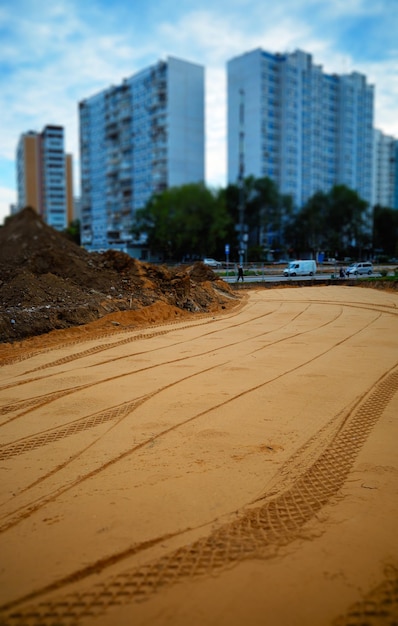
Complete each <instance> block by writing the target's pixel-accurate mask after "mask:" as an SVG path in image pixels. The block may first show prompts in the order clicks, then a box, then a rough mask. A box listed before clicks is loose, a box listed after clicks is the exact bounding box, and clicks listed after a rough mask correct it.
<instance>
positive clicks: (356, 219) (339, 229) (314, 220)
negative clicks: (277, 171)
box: [286, 185, 370, 256]
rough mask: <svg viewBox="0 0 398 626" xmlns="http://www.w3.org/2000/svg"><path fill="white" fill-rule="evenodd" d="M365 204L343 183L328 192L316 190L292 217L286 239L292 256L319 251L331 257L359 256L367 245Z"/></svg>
mask: <svg viewBox="0 0 398 626" xmlns="http://www.w3.org/2000/svg"><path fill="white" fill-rule="evenodd" d="M367 206H368V205H367V203H366V202H365V201H364V200H362V198H361V197H360V196H359V195H358V193H357V192H356V191H354V190H352V189H350V188H349V187H346V186H345V185H336V186H335V187H333V188H332V189H331V190H330V191H329V192H328V193H325V192H324V191H317V192H316V193H315V194H314V195H313V196H311V198H309V199H308V201H307V202H306V204H305V205H304V206H303V207H302V209H301V210H300V211H299V212H298V213H297V214H296V215H295V216H294V217H293V218H292V220H291V222H290V224H289V226H288V228H287V232H286V234H287V238H288V240H289V243H290V246H291V247H292V248H293V249H294V250H295V254H296V256H299V255H300V253H301V252H303V251H305V252H308V251H311V252H312V253H313V254H314V255H315V256H316V255H317V253H318V252H319V251H321V250H323V251H325V252H329V253H330V255H331V256H334V254H335V252H338V253H339V254H340V255H341V256H344V255H346V254H351V253H355V254H356V255H358V254H359V255H361V253H362V252H363V250H364V249H365V248H367V247H369V246H370V236H369V235H370V229H369V225H368V224H367V223H366V209H367Z"/></svg>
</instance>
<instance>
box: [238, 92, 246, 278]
mask: <svg viewBox="0 0 398 626" xmlns="http://www.w3.org/2000/svg"><path fill="white" fill-rule="evenodd" d="M239 94H240V102H239V175H238V184H239V264H240V265H242V267H243V261H244V254H245V241H244V237H243V234H244V233H243V230H244V214H245V199H244V188H243V187H244V172H245V144H244V141H245V130H244V123H245V92H244V90H243V89H240V91H239Z"/></svg>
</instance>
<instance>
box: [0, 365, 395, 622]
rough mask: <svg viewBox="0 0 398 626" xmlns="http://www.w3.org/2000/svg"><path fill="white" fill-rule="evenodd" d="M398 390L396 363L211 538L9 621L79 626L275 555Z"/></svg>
mask: <svg viewBox="0 0 398 626" xmlns="http://www.w3.org/2000/svg"><path fill="white" fill-rule="evenodd" d="M397 390H398V369H396V370H393V371H390V372H389V373H388V374H386V375H385V376H384V377H383V378H382V379H381V380H379V382H378V383H377V384H376V385H375V386H374V387H373V388H372V390H371V392H370V393H369V394H368V395H367V397H366V398H365V399H364V400H363V402H362V403H361V404H360V405H359V406H357V408H356V409H355V410H354V411H352V412H351V413H350V414H349V415H348V416H347V417H346V419H345V420H344V423H343V424H342V426H341V428H340V430H339V431H338V432H337V434H335V436H334V437H333V438H332V440H331V441H330V442H329V443H328V445H327V446H326V448H325V449H324V450H323V451H322V452H321V454H320V455H319V457H318V459H317V460H316V461H315V462H314V463H313V464H312V465H311V466H310V467H308V468H307V469H306V470H305V471H304V472H303V474H302V475H301V476H299V477H298V479H297V480H296V481H295V482H294V483H293V485H292V487H291V488H290V489H289V490H288V491H286V492H283V493H280V494H278V495H276V496H275V497H274V498H273V499H271V500H269V501H266V502H265V503H264V504H263V505H261V506H257V507H255V508H249V509H248V510H246V511H243V512H242V513H241V514H240V516H239V518H238V519H236V520H235V521H233V522H230V523H226V524H224V525H222V526H220V527H219V528H218V529H216V530H215V531H213V532H212V533H211V534H210V535H208V536H207V537H203V538H200V539H199V540H196V541H194V542H193V543H191V544H189V545H186V546H183V547H181V548H178V549H177V550H174V551H173V552H171V553H169V554H166V555H165V556H163V557H161V558H160V559H158V560H155V561H152V562H149V563H147V564H145V565H143V566H141V567H138V568H131V569H128V570H126V571H124V572H122V573H120V574H116V575H114V576H112V577H108V579H106V580H105V581H104V582H101V583H96V584H94V585H93V586H92V588H91V590H90V591H89V592H88V593H87V592H86V593H79V592H74V593H70V594H68V595H64V596H62V597H60V598H56V597H53V598H50V599H48V600H47V601H46V600H43V601H41V602H40V603H39V604H36V605H30V606H29V605H28V606H27V607H26V608H21V609H20V610H12V611H11V612H8V614H7V616H6V621H5V622H4V625H5V626H25V625H26V624H29V625H30V626H38V625H39V624H40V625H41V626H50V625H53V624H57V623H62V624H66V623H68V624H71V625H75V624H79V623H80V622H81V621H82V620H84V617H86V616H95V615H99V614H103V613H104V612H106V611H107V610H108V609H110V608H111V607H112V606H117V605H122V604H127V603H131V602H134V601H138V600H147V599H148V598H150V597H151V596H152V595H153V594H154V593H156V592H158V591H160V590H162V589H163V588H165V587H168V586H170V585H172V584H176V583H178V582H179V581H181V580H184V579H187V578H189V579H192V578H197V577H198V576H204V575H213V574H215V573H217V572H219V571H222V570H224V569H225V568H227V567H228V566H231V565H234V564H237V563H238V562H240V561H242V560H244V559H249V558H256V557H257V558H258V557H262V558H267V557H269V556H271V555H272V554H273V553H274V552H275V549H277V548H278V546H282V545H286V544H287V543H289V542H291V541H294V540H295V539H297V538H298V537H299V536H300V531H301V528H302V527H303V525H304V524H305V523H306V522H308V521H309V520H310V519H312V518H313V517H314V516H315V515H316V514H317V513H318V512H319V510H320V509H321V508H322V507H323V506H324V505H326V504H327V503H328V502H330V500H331V499H332V498H334V497H336V495H337V493H338V491H339V490H340V488H341V487H342V485H343V484H344V481H345V479H346V477H347V475H348V473H349V471H350V469H351V467H352V465H353V463H354V461H355V458H356V456H357V454H358V452H359V451H360V449H361V447H362V445H363V444H364V443H365V441H366V439H367V437H368V436H369V434H370V432H371V430H372V428H373V427H374V425H375V424H376V422H377V421H378V419H379V418H380V417H381V415H382V414H383V411H384V409H385V407H386V406H387V405H388V403H389V402H390V401H391V399H392V398H393V396H394V394H395V393H396V392H397ZM397 584H398V581H397V573H396V572H395V576H394V579H393V583H392V585H393V588H394V593H393V594H392V597H393V606H394V607H395V609H394V611H395V613H396V606H397V595H398V594H397ZM383 590H384V587H383ZM383 590H382V591H383ZM42 593H44V592H42ZM378 593H379V594H380V590H379V592H378ZM39 595H40V592H37V596H39ZM390 595H391V594H390ZM24 601H26V599H25V600H24V599H21V600H20V601H16V602H15V603H14V606H15V605H17V604H20V603H23V602H24ZM382 606H383V605H382ZM3 608H4V607H3ZM10 608H11V607H10ZM355 610H356V609H354V611H355ZM395 613H394V614H395ZM351 623H353V624H354V626H355V624H356V623H357V624H358V626H359V624H362V623H363V622H360V621H357V622H351V621H346V622H342V623H341V624H340V623H338V624H337V626H342V625H345V624H347V625H348V624H351ZM365 623H367V622H365ZM391 623H394V622H391ZM369 624H371V622H369Z"/></svg>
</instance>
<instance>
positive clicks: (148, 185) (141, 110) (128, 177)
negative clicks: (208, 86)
mask: <svg viewBox="0 0 398 626" xmlns="http://www.w3.org/2000/svg"><path fill="white" fill-rule="evenodd" d="M79 114H80V151H81V224H82V229H81V235H82V244H83V245H84V246H85V247H87V248H88V249H93V250H96V249H104V248H109V247H116V248H117V247H119V248H121V249H124V250H127V248H128V249H129V252H131V253H132V254H133V255H134V256H139V257H141V258H142V253H143V247H142V245H141V244H142V242H139V241H138V242H137V241H134V237H133V236H132V234H131V229H132V226H133V222H134V215H135V211H136V210H137V209H140V208H142V207H144V206H145V204H146V202H147V201H148V200H149V199H150V197H151V196H152V195H153V194H155V193H158V192H161V191H163V190H165V189H167V188H169V187H173V186H180V185H184V184H187V183H193V182H202V181H204V170H205V163H204V160H205V157H204V68H203V67H202V66H200V65H196V64H193V63H189V62H186V61H182V60H179V59H175V58H172V57H169V58H168V59H167V61H159V62H158V63H157V64H155V65H153V66H151V67H149V68H147V69H145V70H143V71H141V72H139V73H138V74H135V75H134V76H132V77H130V78H128V79H125V80H124V81H123V82H122V84H120V85H118V86H113V87H110V88H109V89H106V90H105V91H102V92H101V93H99V94H97V95H94V96H92V97H91V98H88V99H86V100H84V101H82V102H80V104H79ZM134 249H135V252H134Z"/></svg>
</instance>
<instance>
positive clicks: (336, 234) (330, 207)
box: [133, 176, 398, 262]
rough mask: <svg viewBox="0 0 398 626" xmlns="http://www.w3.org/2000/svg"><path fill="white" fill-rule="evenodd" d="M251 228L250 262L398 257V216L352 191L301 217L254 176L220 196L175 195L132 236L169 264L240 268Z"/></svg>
mask: <svg viewBox="0 0 398 626" xmlns="http://www.w3.org/2000/svg"><path fill="white" fill-rule="evenodd" d="M242 221H243V226H244V234H245V236H244V240H245V243H244V246H245V260H247V261H250V262H258V261H272V260H276V261H277V260H279V259H287V258H292V257H294V258H304V257H307V256H308V255H311V256H312V257H313V258H319V255H323V256H324V257H325V258H328V257H333V258H336V259H338V260H344V259H346V258H352V259H368V258H373V257H375V256H379V257H385V260H387V259H388V258H389V257H397V256H398V210H394V209H391V208H388V207H381V206H376V207H374V208H373V209H370V208H369V206H368V204H367V203H366V202H365V201H364V200H363V199H362V198H361V197H360V196H359V195H358V193H357V192H356V191H354V190H352V189H350V188H349V187H346V186H345V185H336V186H335V187H333V188H332V189H331V190H330V191H329V192H323V191H318V192H317V193H315V194H314V195H313V196H312V197H311V198H309V200H308V201H307V202H306V203H305V205H304V206H303V207H302V208H301V209H299V210H294V207H293V202H292V199H291V197H290V196H289V195H285V194H281V193H280V192H279V190H278V188H277V186H276V185H275V183H274V182H273V181H272V180H271V179H269V178H267V177H264V178H255V177H252V176H249V177H247V178H245V179H244V181H243V184H242V185H241V186H238V185H228V186H227V187H226V188H220V189H217V190H213V189H209V188H208V187H206V186H205V185H204V184H201V183H198V184H188V185H183V186H181V187H174V188H169V189H167V190H165V191H163V192H162V193H160V194H156V195H154V196H152V197H151V199H150V200H149V201H148V203H147V204H146V206H145V207H144V208H143V209H140V210H138V211H137V212H136V216H135V224H134V228H133V234H134V235H135V236H136V237H139V236H140V235H142V234H144V233H145V235H146V237H147V245H148V247H149V248H150V250H151V251H152V253H156V254H158V255H159V256H160V257H161V258H162V260H164V261H167V260H174V261H177V262H180V261H183V260H195V259H199V258H204V257H206V256H208V257H214V258H218V259H223V258H225V245H226V244H228V246H229V250H230V260H231V261H237V260H238V258H239V249H240V248H241V239H242V237H241V235H242V233H241V231H240V229H239V227H240V225H241V224H242Z"/></svg>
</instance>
